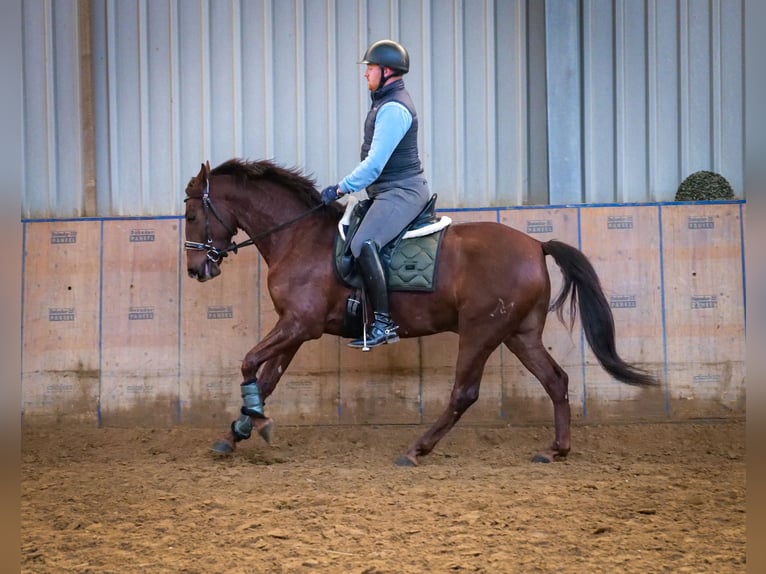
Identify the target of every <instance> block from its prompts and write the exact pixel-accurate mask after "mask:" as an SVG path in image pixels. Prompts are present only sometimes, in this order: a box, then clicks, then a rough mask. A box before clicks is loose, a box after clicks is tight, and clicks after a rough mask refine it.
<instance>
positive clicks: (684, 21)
mask: <svg viewBox="0 0 766 574" xmlns="http://www.w3.org/2000/svg"><path fill="white" fill-rule="evenodd" d="M678 99H679V106H678V111H679V113H678V121H679V124H680V125H679V129H678V133H679V138H678V144H679V148H680V153H679V154H678V158H679V159H678V162H679V172H680V173H682V174H684V173H687V172H688V171H689V170H688V165H689V129H690V119H689V4H688V0H678Z"/></svg>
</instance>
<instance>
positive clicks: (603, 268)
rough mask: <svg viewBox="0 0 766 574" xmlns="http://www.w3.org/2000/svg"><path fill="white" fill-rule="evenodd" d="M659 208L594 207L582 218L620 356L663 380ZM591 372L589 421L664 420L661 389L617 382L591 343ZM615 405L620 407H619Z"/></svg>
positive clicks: (587, 361)
mask: <svg viewBox="0 0 766 574" xmlns="http://www.w3.org/2000/svg"><path fill="white" fill-rule="evenodd" d="M658 209H659V208H658V207H657V206H631V205H626V206H609V207H589V208H585V209H582V210H581V215H580V217H581V227H582V250H583V252H584V253H585V254H586V255H587V256H588V257H589V259H590V261H591V263H592V264H593V266H594V267H595V269H596V272H597V273H598V275H599V278H600V279H601V283H602V287H603V290H604V294H605V295H606V298H607V300H608V302H609V306H610V308H611V310H612V315H613V317H614V323H615V342H616V345H617V352H618V354H619V355H620V356H621V357H622V358H623V359H624V360H625V361H626V362H628V363H630V364H634V365H636V366H637V367H639V368H642V369H645V370H647V371H649V372H650V373H652V374H654V375H657V376H661V375H662V370H663V362H664V350H663V346H662V279H661V269H660V260H661V247H662V246H661V244H660V234H659V212H658ZM585 373H586V379H585V380H586V393H587V405H586V414H587V416H588V418H589V419H596V418H600V417H601V415H600V413H604V412H609V413H612V414H614V413H616V412H617V410H619V411H620V413H621V414H620V416H621V417H625V416H627V415H629V414H630V415H631V416H632V415H633V414H636V416H643V414H646V416H647V417H652V418H656V417H658V416H662V414H663V406H664V400H663V395H662V392H661V390H659V389H658V390H656V391H655V392H653V393H652V392H649V393H648V392H646V391H645V390H641V389H637V388H636V387H633V386H630V385H627V384H625V383H622V382H619V381H617V380H616V379H614V378H613V377H612V376H611V375H609V374H608V373H607V372H606V371H604V370H603V369H602V368H601V366H600V365H599V363H598V361H597V360H596V357H595V355H594V354H593V353H592V351H591V349H590V347H588V346H587V345H586V348H585ZM636 402H639V403H641V404H635V403H636ZM615 403H619V405H620V406H617V407H615V405H614V404H615ZM597 415H598V416H597Z"/></svg>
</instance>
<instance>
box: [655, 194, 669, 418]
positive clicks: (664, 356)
mask: <svg viewBox="0 0 766 574" xmlns="http://www.w3.org/2000/svg"><path fill="white" fill-rule="evenodd" d="M657 228H658V234H659V239H660V241H659V256H660V320H661V324H662V373H663V376H662V379H663V381H662V386H663V389H664V394H665V414H666V415H668V416H670V383H669V381H668V330H667V303H666V300H665V237H664V231H663V228H662V206H661V205H658V206H657Z"/></svg>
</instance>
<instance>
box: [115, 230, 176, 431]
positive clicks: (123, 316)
mask: <svg viewBox="0 0 766 574" xmlns="http://www.w3.org/2000/svg"><path fill="white" fill-rule="evenodd" d="M179 225H180V223H179V221H178V220H176V219H165V220H161V219H157V220H114V221H105V222H104V240H103V241H104V249H103V283H102V285H103V299H104V303H105V304H104V309H103V315H102V320H103V329H102V357H101V417H102V420H103V422H104V424H108V425H112V426H115V425H119V424H121V423H124V424H148V425H154V424H160V425H163V426H167V425H170V424H173V423H175V422H177V418H178V396H179V392H178V382H179V381H178V370H179V346H178V343H179V340H178V319H179V317H178V309H179V305H178V298H179V265H178V259H179V254H180V242H181V235H180V232H179ZM173 254H174V255H175V256H173Z"/></svg>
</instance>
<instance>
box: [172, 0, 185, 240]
mask: <svg viewBox="0 0 766 574" xmlns="http://www.w3.org/2000/svg"><path fill="white" fill-rule="evenodd" d="M169 1H170V17H169V18H168V20H169V29H168V33H169V34H170V54H169V58H170V62H169V65H170V110H171V112H170V113H171V116H170V130H171V132H172V136H171V138H170V157H171V160H172V162H173V166H172V168H171V169H170V185H171V187H172V188H173V194H174V196H175V197H176V205H183V204H182V203H181V201H182V200H183V197H184V195H183V194H184V191H183V190H182V189H181V185H182V184H181V182H182V181H183V179H182V175H181V166H182V161H181V145H180V141H181V87H180V86H181V79H180V78H181V66H180V63H179V62H180V58H181V54H180V47H179V44H178V37H179V31H180V26H178V17H179V16H178V2H179V0H169ZM179 209H180V208H179ZM180 226H181V224H180V222H179V229H180Z"/></svg>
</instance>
